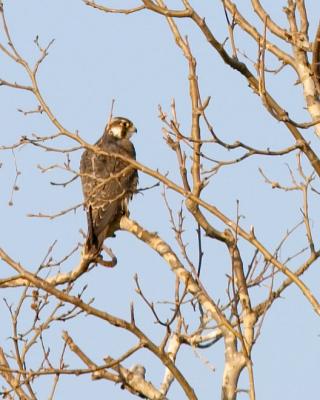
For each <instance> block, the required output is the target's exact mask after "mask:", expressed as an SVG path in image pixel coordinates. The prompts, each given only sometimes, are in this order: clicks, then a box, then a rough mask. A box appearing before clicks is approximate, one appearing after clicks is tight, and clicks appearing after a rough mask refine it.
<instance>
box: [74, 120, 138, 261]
mask: <svg viewBox="0 0 320 400" xmlns="http://www.w3.org/2000/svg"><path fill="white" fill-rule="evenodd" d="M135 132H137V129H136V127H135V126H134V125H133V123H132V122H131V121H130V120H129V119H127V118H123V117H114V118H112V119H111V121H110V122H109V124H108V125H107V127H106V129H105V131H104V134H103V135H102V137H101V138H100V139H99V140H98V142H97V143H96V146H97V147H98V148H99V149H101V150H102V151H104V152H106V153H107V154H99V152H93V151H91V150H85V151H84V153H83V154H82V157H81V162H80V176H81V181H82V190H83V194H84V204H85V209H86V212H87V220H88V235H87V240H86V245H85V247H86V251H87V252H88V251H89V252H91V253H93V254H97V255H98V254H99V253H100V250H101V247H102V245H103V241H104V240H105V239H106V238H107V237H110V236H112V235H113V234H114V232H115V230H116V229H117V228H118V225H119V221H120V219H121V217H122V216H123V215H128V201H129V200H130V199H131V198H132V196H133V194H134V193H135V192H136V189H137V185H138V173H137V170H136V169H135V168H134V167H132V166H131V165H130V164H129V163H128V162H126V161H125V160H124V159H121V158H119V157H116V155H121V156H124V157H126V158H129V159H135V158H136V153H135V149H134V146H133V144H132V143H131V142H130V137H131V136H132V134H133V133H135Z"/></svg>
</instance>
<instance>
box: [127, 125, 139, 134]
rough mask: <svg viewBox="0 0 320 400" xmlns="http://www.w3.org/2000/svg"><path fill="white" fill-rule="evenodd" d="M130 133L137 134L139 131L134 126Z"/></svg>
mask: <svg viewBox="0 0 320 400" xmlns="http://www.w3.org/2000/svg"><path fill="white" fill-rule="evenodd" d="M129 132H130V133H137V132H138V131H137V128H136V127H135V126H134V125H132V127H131V128H130V129H129Z"/></svg>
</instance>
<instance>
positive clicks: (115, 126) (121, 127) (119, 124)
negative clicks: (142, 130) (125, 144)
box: [106, 117, 137, 139]
mask: <svg viewBox="0 0 320 400" xmlns="http://www.w3.org/2000/svg"><path fill="white" fill-rule="evenodd" d="M135 132H137V128H136V127H135V126H134V125H133V123H132V122H131V121H130V120H129V119H127V118H124V117H114V118H112V119H111V121H110V122H109V124H108V126H107V129H106V133H107V134H108V135H110V136H113V137H114V138H116V139H130V138H131V136H132V135H133V134H134V133H135Z"/></svg>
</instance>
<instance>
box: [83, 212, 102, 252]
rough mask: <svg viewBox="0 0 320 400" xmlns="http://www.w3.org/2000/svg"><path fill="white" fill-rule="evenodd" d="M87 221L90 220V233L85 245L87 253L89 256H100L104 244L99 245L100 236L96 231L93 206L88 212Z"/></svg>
mask: <svg viewBox="0 0 320 400" xmlns="http://www.w3.org/2000/svg"><path fill="white" fill-rule="evenodd" d="M87 220H88V233H87V238H86V243H85V252H86V253H87V254H92V255H95V256H98V255H99V253H100V250H101V247H102V243H99V239H98V236H97V234H96V232H95V230H94V226H93V219H92V207H91V206H89V209H88V211H87Z"/></svg>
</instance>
